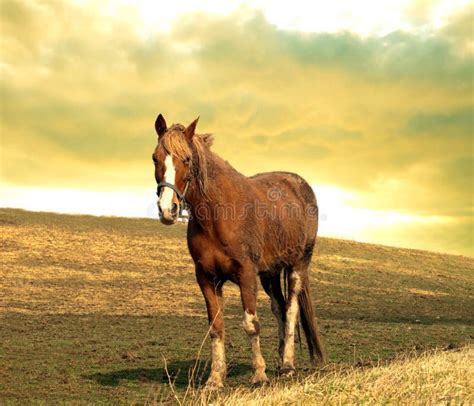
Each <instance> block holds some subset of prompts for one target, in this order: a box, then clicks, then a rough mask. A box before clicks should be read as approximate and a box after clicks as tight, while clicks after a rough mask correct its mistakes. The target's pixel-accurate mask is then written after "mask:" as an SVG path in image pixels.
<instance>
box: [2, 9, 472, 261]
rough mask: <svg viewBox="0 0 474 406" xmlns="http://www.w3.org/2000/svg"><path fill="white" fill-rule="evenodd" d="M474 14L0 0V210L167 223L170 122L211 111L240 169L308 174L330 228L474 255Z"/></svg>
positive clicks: (207, 121) (220, 141)
mask: <svg viewBox="0 0 474 406" xmlns="http://www.w3.org/2000/svg"><path fill="white" fill-rule="evenodd" d="M197 3H199V4H198V5H197ZM473 18H474V16H473V5H472V3H469V2H468V1H464V0H454V1H453V0H449V1H448V0H439V1H436V0H434V1H430V0H417V1H392V0H390V1H383V2H381V1H369V0H360V1H358V2H350V1H333V2H326V1H324V2H323V1H301V0H293V1H292V2H273V1H264V0H259V1H252V2H242V1H236V0H231V1H226V2H222V1H202V2H194V1H173V2H168V1H167V2H160V1H153V0H137V1H127V0H116V1H109V0H106V1H88V0H76V1H72V0H71V1H67V0H45V1H40V0H37V1H34V0H23V1H19V0H0V102H1V105H0V136H1V145H0V179H1V191H0V207H19V208H26V209H29V210H43V211H57V212H63V213H90V214H97V215H116V216H138V217H154V218H156V217H157V213H156V204H155V195H154V193H155V180H154V177H153V165H152V162H151V153H152V151H153V149H154V147H155V145H156V134H155V132H154V120H155V118H156V116H157V114H158V113H162V114H163V115H164V116H165V118H166V119H167V122H168V123H178V122H179V123H182V124H184V125H187V124H189V123H190V122H191V121H192V120H193V119H194V118H196V117H197V116H200V121H199V125H198V129H197V132H198V133H199V132H200V131H201V132H211V133H213V134H214V136H215V143H214V146H213V150H214V151H215V152H216V153H218V154H219V155H221V156H222V157H223V158H225V159H227V160H228V161H229V162H230V163H231V164H232V165H233V166H234V167H235V168H236V169H238V170H239V171H241V172H242V173H244V174H246V175H251V174H254V173H257V172H265V171H272V170H287V171H292V172H297V173H299V174H300V175H302V176H303V177H304V178H305V179H306V180H307V181H308V182H309V183H310V184H311V185H312V186H313V188H314V190H315V192H316V194H317V196H318V201H319V205H320V213H321V226H320V235H323V236H332V237H342V238H347V239H353V240H356V241H366V242H373V243H380V244H387V245H393V246H401V247H411V248H421V249H429V250H434V251H441V252H449V253H456V254H463V255H470V256H473V255H474V247H473V246H474V244H473V234H474V229H473V227H474V224H473V193H474V192H473V176H474V168H473V152H474V145H473V139H474V138H473V105H474V88H473V87H474V84H473V81H474V79H473V74H474V70H473V68H474V63H473V62H474V33H473V21H474V20H473ZM157 227H161V225H158V223H157Z"/></svg>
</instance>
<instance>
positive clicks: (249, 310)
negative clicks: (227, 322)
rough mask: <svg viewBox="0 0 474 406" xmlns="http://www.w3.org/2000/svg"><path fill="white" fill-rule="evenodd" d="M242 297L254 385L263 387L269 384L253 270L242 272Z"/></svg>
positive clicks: (255, 276)
mask: <svg viewBox="0 0 474 406" xmlns="http://www.w3.org/2000/svg"><path fill="white" fill-rule="evenodd" d="M239 279H240V280H239V286H240V296H241V298H242V306H243V308H244V321H243V326H244V330H245V332H246V333H247V335H248V337H249V339H250V344H251V347H252V366H253V370H254V377H253V378H252V383H253V384H254V385H261V384H264V383H267V382H268V378H267V375H266V374H265V360H264V359H263V356H262V352H261V351H260V323H259V321H258V318H257V275H256V272H255V271H254V270H253V269H252V268H249V269H246V270H243V271H242V272H240V278H239Z"/></svg>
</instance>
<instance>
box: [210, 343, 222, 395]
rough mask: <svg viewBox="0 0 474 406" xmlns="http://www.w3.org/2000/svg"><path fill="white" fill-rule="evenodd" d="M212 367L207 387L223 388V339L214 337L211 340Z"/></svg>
mask: <svg viewBox="0 0 474 406" xmlns="http://www.w3.org/2000/svg"><path fill="white" fill-rule="evenodd" d="M211 352H212V365H211V375H210V376H209V379H208V381H207V384H208V386H213V387H217V388H220V387H223V386H224V379H225V375H226V363H225V347H224V339H223V338H221V337H214V338H212V339H211Z"/></svg>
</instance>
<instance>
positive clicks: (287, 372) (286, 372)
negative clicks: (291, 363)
mask: <svg viewBox="0 0 474 406" xmlns="http://www.w3.org/2000/svg"><path fill="white" fill-rule="evenodd" d="M278 373H279V375H280V376H281V377H283V378H291V377H292V376H295V375H296V370H295V368H293V367H281V368H280V370H279V371H278Z"/></svg>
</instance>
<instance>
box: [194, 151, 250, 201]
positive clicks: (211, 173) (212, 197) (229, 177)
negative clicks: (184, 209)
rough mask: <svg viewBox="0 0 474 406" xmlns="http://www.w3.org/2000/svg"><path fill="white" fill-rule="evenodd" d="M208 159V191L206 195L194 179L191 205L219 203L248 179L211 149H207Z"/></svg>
mask: <svg viewBox="0 0 474 406" xmlns="http://www.w3.org/2000/svg"><path fill="white" fill-rule="evenodd" d="M206 161H207V162H206V166H207V173H208V177H207V179H206V191H207V193H206V195H204V194H203V193H202V191H201V190H200V189H199V186H198V184H197V181H196V180H194V187H193V188H192V189H193V190H192V193H191V194H190V199H189V203H190V204H191V207H194V208H196V207H199V205H201V204H211V205H212V204H217V203H219V202H220V200H221V198H222V196H225V195H228V194H229V193H232V191H233V190H234V189H235V186H236V185H240V184H242V183H245V182H247V181H248V178H247V177H246V176H244V175H243V174H241V173H240V172H238V171H237V170H236V169H235V168H234V167H233V166H232V165H230V164H229V163H228V162H227V161H225V160H223V159H222V158H221V157H220V156H218V155H217V154H216V153H214V152H212V151H210V150H208V151H206Z"/></svg>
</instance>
